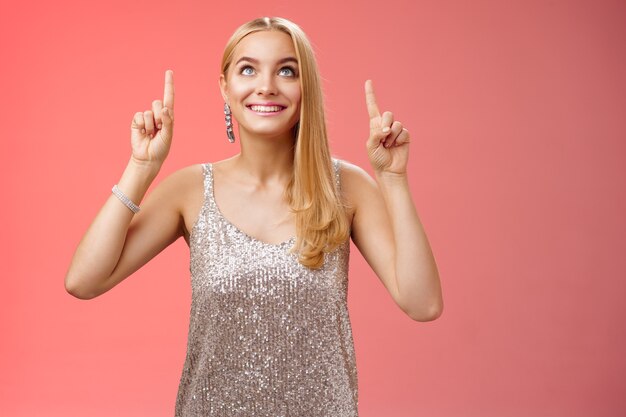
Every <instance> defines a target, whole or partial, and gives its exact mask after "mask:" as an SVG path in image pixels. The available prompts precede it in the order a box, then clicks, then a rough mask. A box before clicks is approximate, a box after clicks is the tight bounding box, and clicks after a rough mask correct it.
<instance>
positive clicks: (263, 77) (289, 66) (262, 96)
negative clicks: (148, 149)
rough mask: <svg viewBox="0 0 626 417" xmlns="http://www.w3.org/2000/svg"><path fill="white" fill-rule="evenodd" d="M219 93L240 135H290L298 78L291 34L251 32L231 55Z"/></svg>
mask: <svg viewBox="0 0 626 417" xmlns="http://www.w3.org/2000/svg"><path fill="white" fill-rule="evenodd" d="M220 88H221V90H222V95H223V96H224V99H225V100H226V102H227V103H229V105H230V108H231V111H232V113H233V117H234V118H235V119H236V120H237V123H238V125H239V132H240V134H242V133H245V134H253V135H261V136H279V135H285V134H289V135H290V134H291V130H292V129H293V127H294V126H295V124H296V123H297V122H298V120H299V119H300V98H301V91H300V78H299V74H298V61H297V59H296V51H295V50H294V47H293V41H292V40H291V37H290V36H289V35H288V34H286V33H284V32H280V31H260V32H254V33H251V34H249V35H247V36H246V37H244V38H243V39H242V40H241V41H240V42H239V44H238V45H237V47H236V48H235V52H234V54H233V60H232V62H231V64H230V67H229V68H228V73H227V74H226V77H224V75H222V76H221V77H220Z"/></svg>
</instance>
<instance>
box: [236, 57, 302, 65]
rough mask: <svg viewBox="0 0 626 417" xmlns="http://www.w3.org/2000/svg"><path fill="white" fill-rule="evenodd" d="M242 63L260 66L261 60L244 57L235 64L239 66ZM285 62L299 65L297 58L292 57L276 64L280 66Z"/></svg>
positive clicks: (280, 60)
mask: <svg viewBox="0 0 626 417" xmlns="http://www.w3.org/2000/svg"><path fill="white" fill-rule="evenodd" d="M241 61H248V62H252V63H253V64H258V63H259V60H258V59H255V58H250V57H248V56H242V57H241V58H239V59H238V60H237V62H236V63H235V65H237V64H239V63H240V62H241ZM285 62H294V63H296V64H297V63H298V60H297V59H296V58H294V57H292V56H288V57H286V58H282V59H279V60H278V62H277V63H276V64H277V65H280V64H284V63H285Z"/></svg>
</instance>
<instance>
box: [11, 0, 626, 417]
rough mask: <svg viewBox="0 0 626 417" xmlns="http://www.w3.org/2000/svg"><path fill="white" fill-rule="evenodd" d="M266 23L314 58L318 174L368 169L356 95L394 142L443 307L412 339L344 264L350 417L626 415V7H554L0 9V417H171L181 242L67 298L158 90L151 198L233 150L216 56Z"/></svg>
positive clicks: (31, 5) (352, 4) (387, 300)
mask: <svg viewBox="0 0 626 417" xmlns="http://www.w3.org/2000/svg"><path fill="white" fill-rule="evenodd" d="M265 15H270V16H272V15H274V16H283V17H287V18H289V19H292V20H294V21H295V22H297V23H298V24H300V25H301V26H302V28H303V29H304V30H305V31H306V32H307V34H308V35H309V37H310V38H311V40H312V42H313V43H314V45H315V48H316V52H317V56H318V59H319V65H320V69H321V72H322V76H323V79H324V90H325V95H326V103H327V117H328V124H329V129H330V134H331V140H332V149H333V153H334V154H335V155H336V156H338V157H341V158H344V159H347V160H350V161H352V162H354V163H356V164H358V165H361V166H363V167H365V168H366V169H369V167H368V163H367V159H366V154H365V148H364V142H365V139H366V136H367V132H368V120H367V112H366V108H365V103H364V95H363V82H364V80H365V79H367V78H371V79H372V80H373V81H374V85H375V88H376V92H377V95H378V99H379V105H380V107H381V110H391V111H393V112H394V114H395V115H396V118H397V119H399V120H401V121H402V122H403V123H404V124H405V126H406V127H407V128H408V129H409V130H410V131H411V133H412V136H413V143H412V145H411V146H412V148H411V160H410V175H411V187H412V190H413V195H414V198H415V202H416V204H417V208H418V213H419V215H420V218H421V220H422V222H423V224H424V226H425V228H426V231H427V233H428V237H429V239H430V242H431V245H432V248H433V251H434V253H435V257H436V259H437V263H438V266H439V270H440V274H441V279H442V284H443V290H444V298H445V311H444V313H443V316H442V317H441V318H439V319H438V320H436V321H434V322H429V323H418V322H414V321H411V320H410V319H409V318H408V317H406V316H405V315H404V314H403V313H402V312H401V311H400V310H399V308H397V307H396V306H395V304H394V303H393V301H392V300H391V297H390V296H389V294H387V292H386V291H385V289H384V287H383V286H382V284H381V283H380V282H379V281H378V279H377V278H376V277H375V275H374V274H373V273H372V272H371V271H370V269H369V268H368V267H367V265H366V264H365V262H364V261H363V260H362V258H361V257H360V255H359V254H358V252H357V251H356V250H355V251H354V252H353V256H352V270H351V275H350V289H349V306H350V312H351V317H352V324H353V330H354V339H355V345H356V350H357V362H358V366H359V382H360V411H361V415H362V417H372V416H399V417H402V416H432V417H452V416H455V417H456V416H480V417H485V416H494V417H495V416H499V417H500V416H565V415H567V416H570V417H576V416H589V415H594V416H618V415H625V414H626V397H624V396H623V390H624V386H625V383H626V381H625V379H626V359H625V355H624V352H625V350H626V349H625V348H626V325H625V323H624V321H625V320H624V318H625V313H626V303H625V302H624V301H623V297H624V294H626V288H625V287H626V280H625V278H626V274H625V273H624V271H625V270H626V260H625V259H626V257H625V256H624V248H625V245H624V243H625V242H624V240H625V239H624V236H625V234H626V220H625V216H624V214H625V213H626V187H625V179H626V122H625V120H626V117H624V116H625V115H626V81H625V77H624V75H625V74H626V46H625V45H626V42H625V40H626V3H624V2H623V1H560V0H557V1H508V2H507V1H495V0H494V1H488V0H477V1H471V2H468V1H437V2H432V1H408V0H407V1H401V0H387V1H385V2H357V1H346V2H335V1H327V0H324V1H315V2H300V3H299V2H294V1H279V0H275V1H269V0H268V1H263V2H260V1H230V2H229V1H222V2H208V1H206V2H200V1H177V2H173V1H167V2H166V1H143V0H140V1H132V2H127V1H119V0H115V1H106V2H89V1H84V0H83V1H69V0H61V1H50V2H44V1H23V2H19V3H18V2H8V1H5V0H2V3H1V9H0V46H1V54H0V56H1V60H2V64H1V67H0V68H1V71H2V74H1V77H0V92H1V93H2V99H1V100H0V103H1V104H0V106H1V107H0V119H1V120H2V121H1V127H2V130H1V135H0V141H1V149H2V150H1V151H0V154H1V155H0V164H1V165H0V166H1V169H2V175H1V176H0V178H1V179H0V181H1V183H0V186H1V188H0V190H1V193H2V204H1V208H0V210H1V211H2V229H3V231H2V233H1V235H2V238H1V242H2V243H1V244H2V246H1V247H0V250H1V251H0V253H1V254H2V263H1V265H2V266H1V268H2V269H1V275H2V281H1V282H2V288H1V290H0V337H1V341H0V368H1V371H0V387H1V391H0V414H1V415H3V416H35V415H37V416H111V415H115V416H171V415H172V414H173V407H174V401H175V396H176V389H177V386H178V382H179V378H180V373H181V370H182V364H183V360H184V354H185V348H186V337H187V324H188V314H189V301H190V288H189V271H188V251H187V247H186V245H185V243H184V241H183V240H182V239H181V240H179V241H178V242H176V243H175V244H174V245H173V246H171V247H170V248H168V249H167V250H166V251H164V252H163V253H162V254H160V255H159V256H158V257H157V258H156V259H155V260H153V261H152V262H151V263H149V264H148V265H147V266H145V267H144V268H143V269H141V270H140V271H139V272H137V273H136V274H135V275H134V276H132V277H131V278H129V279H128V280H126V281H124V282H123V283H122V284H120V285H119V286H118V287H116V288H115V289H113V290H112V291H110V292H109V293H107V294H105V295H103V296H101V297H99V298H97V299H95V300H91V301H81V300H77V299H74V298H72V297H71V296H70V295H68V294H67V293H66V292H65V289H64V287H63V279H64V275H65V271H66V268H67V266H68V265H69V261H70V258H71V256H72V253H73V251H74V249H75V247H76V245H77V244H78V241H79V239H80V237H81V235H82V233H83V232H84V231H85V230H86V228H87V226H88V225H89V223H90V221H91V220H92V218H93V217H94V216H95V214H96V212H97V211H98V209H99V208H100V206H101V205H102V204H103V203H104V201H105V199H106V198H108V196H109V193H110V190H111V186H112V185H113V184H115V183H116V182H117V180H118V179H119V177H120V175H121V173H122V170H123V168H124V167H125V165H126V162H127V160H128V157H129V154H130V145H129V125H130V122H131V119H132V116H133V114H134V112H136V111H141V110H145V109H148V108H149V106H150V103H151V101H152V100H153V99H156V98H160V97H161V96H162V90H163V77H164V71H165V70H166V69H173V70H174V72H175V82H176V117H177V126H176V131H175V135H174V144H173V148H172V152H171V153H170V158H169V159H168V161H167V162H166V164H165V166H164V168H163V171H162V172H161V174H160V175H159V178H158V179H157V181H159V180H161V179H162V178H164V176H166V175H167V174H169V173H171V172H173V171H175V170H177V169H179V168H181V167H183V166H187V165H190V164H194V163H200V162H206V161H215V160H219V159H222V158H225V157H227V156H229V155H231V154H233V153H234V152H237V151H238V146H237V145H232V146H231V145H229V144H228V143H227V140H226V137H225V134H224V126H223V113H222V101H221V97H220V94H219V90H218V87H217V86H218V84H217V80H218V72H219V61H220V58H221V53H222V48H223V47H224V45H225V43H226V41H227V39H228V37H229V36H230V34H231V33H232V32H233V31H234V29H235V28H236V27H237V26H238V25H240V24H241V23H243V22H245V21H247V20H249V19H252V18H254V17H259V16H265Z"/></svg>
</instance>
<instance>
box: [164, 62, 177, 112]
mask: <svg viewBox="0 0 626 417" xmlns="http://www.w3.org/2000/svg"><path fill="white" fill-rule="evenodd" d="M163 107H167V108H168V109H171V110H173V109H174V71H172V70H167V71H165V89H164V91H163Z"/></svg>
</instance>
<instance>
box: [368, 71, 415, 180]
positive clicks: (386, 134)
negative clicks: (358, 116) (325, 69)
mask: <svg viewBox="0 0 626 417" xmlns="http://www.w3.org/2000/svg"><path fill="white" fill-rule="evenodd" d="M365 102H366V104H367V112H368V113H369V117H370V137H369V139H368V140H367V153H368V155H369V159H370V163H371V164H372V168H374V171H376V172H377V173H390V174H399V175H406V164H407V161H408V159H409V141H410V137H409V131H408V130H406V129H405V128H404V127H403V126H402V123H400V122H399V121H397V120H394V119H393V113H391V112H389V111H386V112H384V113H383V114H382V115H381V114H380V111H379V110H378V105H377V104H376V96H375V95H374V87H373V85H372V81H371V80H367V81H365Z"/></svg>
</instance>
